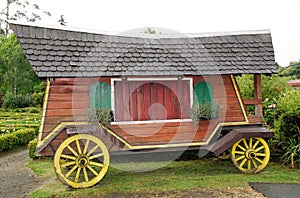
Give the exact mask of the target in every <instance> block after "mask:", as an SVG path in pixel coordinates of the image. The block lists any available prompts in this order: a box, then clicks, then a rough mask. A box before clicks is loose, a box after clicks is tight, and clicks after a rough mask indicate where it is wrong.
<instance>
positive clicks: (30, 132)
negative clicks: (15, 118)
mask: <svg viewBox="0 0 300 198" xmlns="http://www.w3.org/2000/svg"><path fill="white" fill-rule="evenodd" d="M35 136H36V130H35V129H22V130H19V131H16V132H13V133H10V134H5V135H1V136H0V152H1V151H6V150H10V149H13V148H16V147H19V146H24V145H27V144H28V142H30V141H31V140H33V139H34V138H35Z"/></svg>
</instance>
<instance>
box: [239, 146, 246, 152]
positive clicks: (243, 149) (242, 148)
mask: <svg viewBox="0 0 300 198" xmlns="http://www.w3.org/2000/svg"><path fill="white" fill-rule="evenodd" d="M237 147H239V148H240V149H241V150H242V151H246V149H245V148H244V147H242V146H241V145H237Z"/></svg>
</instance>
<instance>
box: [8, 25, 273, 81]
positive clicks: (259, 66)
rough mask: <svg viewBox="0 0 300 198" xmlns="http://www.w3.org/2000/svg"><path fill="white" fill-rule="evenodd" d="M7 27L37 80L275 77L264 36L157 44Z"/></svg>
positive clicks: (167, 40) (173, 40)
mask: <svg viewBox="0 0 300 198" xmlns="http://www.w3.org/2000/svg"><path fill="white" fill-rule="evenodd" d="M11 27H12V29H13V31H14V33H15V34H16V36H17V38H18V40H19V42H20V44H21V46H22V48H23V49H24V52H25V54H26V56H27V57H28V60H29V62H30V64H31V65H32V67H33V69H34V70H35V72H36V74H37V75H38V76H39V77H80V76H81V75H82V77H85V76H88V77H92V76H94V77H99V76H152V75H155V76H164V75H170V76H178V75H216V74H247V73H262V74H271V73H276V67H275V60H274V49H273V45H272V39H271V35H270V33H265V32H263V33H259V32H258V33H246V34H245V33H244V34H240V35H222V36H206V37H193V38H192V37H188V38H159V39H158V38H139V37H125V36H117V35H115V36H113V35H103V34H94V33H84V32H76V31H70V30H60V29H51V28H45V27H34V26H27V25H19V24H11Z"/></svg>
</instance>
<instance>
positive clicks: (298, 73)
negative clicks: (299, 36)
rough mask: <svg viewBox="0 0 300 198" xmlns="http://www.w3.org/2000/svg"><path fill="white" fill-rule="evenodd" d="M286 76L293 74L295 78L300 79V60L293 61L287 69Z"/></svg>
mask: <svg viewBox="0 0 300 198" xmlns="http://www.w3.org/2000/svg"><path fill="white" fill-rule="evenodd" d="M284 75H285V76H291V77H292V78H293V79H300V60H299V61H295V62H291V63H290V65H289V66H288V67H287V68H286V69H285V72H284Z"/></svg>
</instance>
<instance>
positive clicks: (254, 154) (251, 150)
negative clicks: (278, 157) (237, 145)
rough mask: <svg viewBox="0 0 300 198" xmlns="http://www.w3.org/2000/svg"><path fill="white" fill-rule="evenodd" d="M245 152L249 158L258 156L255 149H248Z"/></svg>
mask: <svg viewBox="0 0 300 198" xmlns="http://www.w3.org/2000/svg"><path fill="white" fill-rule="evenodd" d="M245 154H246V158H247V159H254V158H256V152H255V150H253V149H248V150H246V152H245Z"/></svg>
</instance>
